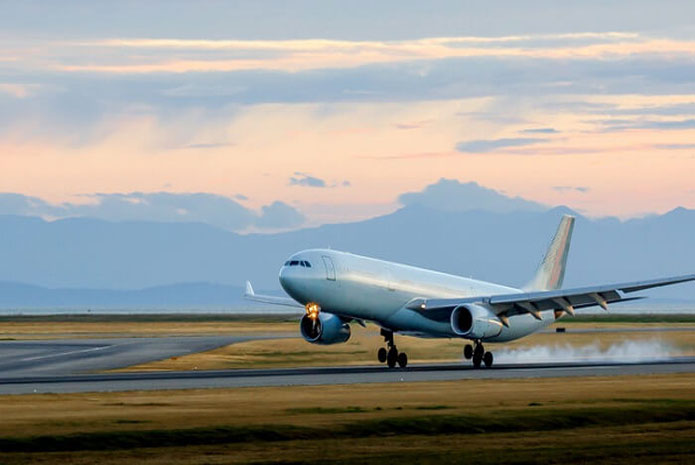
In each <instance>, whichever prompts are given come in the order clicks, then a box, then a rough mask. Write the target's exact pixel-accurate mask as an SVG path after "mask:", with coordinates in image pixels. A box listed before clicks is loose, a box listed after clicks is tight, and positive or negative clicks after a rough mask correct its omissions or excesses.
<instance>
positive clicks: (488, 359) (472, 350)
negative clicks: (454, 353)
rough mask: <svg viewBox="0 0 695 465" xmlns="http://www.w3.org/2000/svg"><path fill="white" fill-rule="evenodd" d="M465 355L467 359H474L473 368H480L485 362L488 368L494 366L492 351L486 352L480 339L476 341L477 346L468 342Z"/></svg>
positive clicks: (464, 349)
mask: <svg viewBox="0 0 695 465" xmlns="http://www.w3.org/2000/svg"><path fill="white" fill-rule="evenodd" d="M463 356H464V357H465V358H466V360H470V359H473V368H480V365H481V364H482V363H484V364H485V367H486V368H490V367H491V366H492V362H493V357H492V352H485V348H484V347H483V344H482V342H480V341H475V347H474V346H472V345H470V344H467V345H466V346H465V347H464V348H463Z"/></svg>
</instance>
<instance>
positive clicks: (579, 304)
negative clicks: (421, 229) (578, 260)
mask: <svg viewBox="0 0 695 465" xmlns="http://www.w3.org/2000/svg"><path fill="white" fill-rule="evenodd" d="M687 281H695V274H689V275H683V276H674V277H670V278H660V279H651V280H646V281H633V282H629V283H619V284H607V285H599V286H588V287H579V288H573V289H557V290H551V291H534V292H519V293H515V294H500V295H492V296H488V297H484V296H481V297H475V298H471V297H465V298H461V299H421V300H419V301H418V302H417V303H416V305H415V306H412V307H410V308H413V309H417V310H418V311H419V312H420V313H422V314H423V315H426V316H427V314H428V313H430V312H432V313H431V316H433V317H435V315H436V317H435V319H441V318H442V316H443V314H444V313H447V311H449V312H450V311H451V310H453V309H454V308H455V307H456V306H458V305H461V304H466V303H483V304H486V305H488V306H489V307H491V308H492V309H493V311H494V312H495V314H496V315H497V316H498V317H500V320H502V322H503V323H504V324H505V325H506V324H507V322H506V319H507V318H508V317H510V316H513V315H520V314H524V313H529V314H531V315H533V316H534V317H536V318H537V319H540V318H541V317H540V312H541V311H543V310H556V311H560V312H563V311H564V312H566V313H569V314H571V315H574V309H575V308H584V307H592V306H595V305H599V306H601V307H602V308H603V309H604V310H607V309H608V304H609V303H614V302H624V301H628V300H635V299H640V298H642V297H625V296H624V295H622V294H627V293H630V292H636V291H642V290H645V289H651V288H654V287H660V286H668V285H671V284H678V283H684V282H687Z"/></svg>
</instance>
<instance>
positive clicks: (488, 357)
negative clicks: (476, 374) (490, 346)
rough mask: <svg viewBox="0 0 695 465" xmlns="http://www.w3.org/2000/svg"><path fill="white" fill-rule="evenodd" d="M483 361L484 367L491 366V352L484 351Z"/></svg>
mask: <svg viewBox="0 0 695 465" xmlns="http://www.w3.org/2000/svg"><path fill="white" fill-rule="evenodd" d="M483 362H485V367H487V368H490V367H491V366H492V352H485V355H483Z"/></svg>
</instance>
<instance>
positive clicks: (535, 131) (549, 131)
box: [521, 128, 560, 134]
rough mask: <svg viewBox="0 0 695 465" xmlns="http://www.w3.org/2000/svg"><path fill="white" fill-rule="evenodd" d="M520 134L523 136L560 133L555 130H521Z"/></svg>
mask: <svg viewBox="0 0 695 465" xmlns="http://www.w3.org/2000/svg"><path fill="white" fill-rule="evenodd" d="M521 132H523V133H524V134H557V133H558V132H560V131H558V130H557V129H555V128H529V129H522V130H521Z"/></svg>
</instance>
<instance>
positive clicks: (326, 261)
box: [321, 255, 335, 281]
mask: <svg viewBox="0 0 695 465" xmlns="http://www.w3.org/2000/svg"><path fill="white" fill-rule="evenodd" d="M321 258H322V259H323V266H324V268H326V279H327V280H329V281H335V265H333V260H331V257H329V256H327V255H322V256H321Z"/></svg>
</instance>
